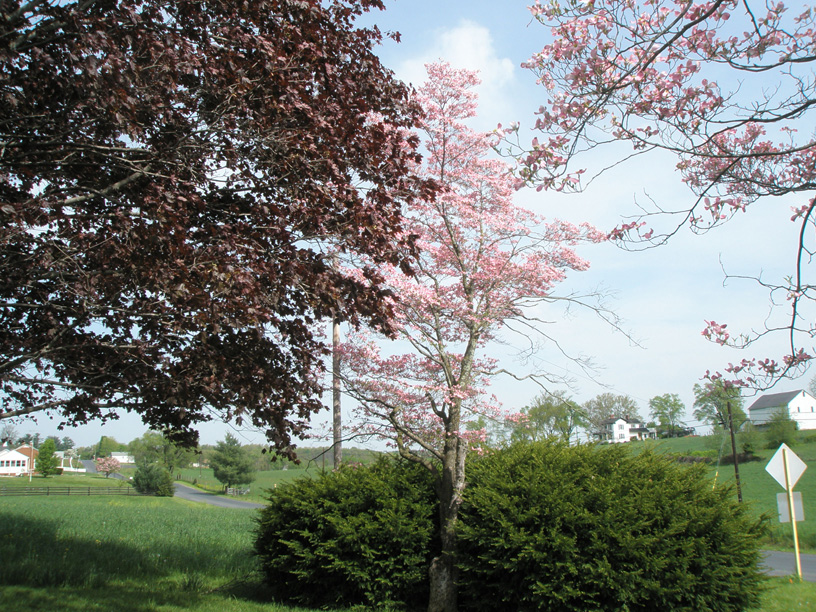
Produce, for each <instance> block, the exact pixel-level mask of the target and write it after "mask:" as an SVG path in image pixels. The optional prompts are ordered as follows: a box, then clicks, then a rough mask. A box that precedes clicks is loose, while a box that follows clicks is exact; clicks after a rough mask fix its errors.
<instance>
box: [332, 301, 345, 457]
mask: <svg viewBox="0 0 816 612" xmlns="http://www.w3.org/2000/svg"><path fill="white" fill-rule="evenodd" d="M339 347H340V322H339V321H338V320H337V317H334V320H333V321H332V438H333V442H334V444H333V447H332V448H333V458H334V469H335V470H336V469H337V468H339V467H340V463H341V462H342V461H343V423H342V415H341V413H340V352H339V350H338V349H339Z"/></svg>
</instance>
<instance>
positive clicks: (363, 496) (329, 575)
mask: <svg viewBox="0 0 816 612" xmlns="http://www.w3.org/2000/svg"><path fill="white" fill-rule="evenodd" d="M436 524H437V518H436V502H435V501H434V494H433V486H432V481H431V475H430V474H429V473H428V472H427V470H424V469H423V468H421V467H420V466H417V465H415V464H412V463H409V462H405V461H395V460H392V459H385V458H384V459H381V460H379V461H377V462H376V463H374V464H372V465H370V466H344V467H342V468H341V469H339V470H337V471H335V472H331V473H324V474H322V475H321V476H319V477H317V478H314V479H311V478H300V479H298V480H294V481H292V482H291V483H287V484H284V485H279V486H278V487H277V489H275V490H274V491H270V496H269V504H268V505H267V506H266V507H265V508H264V509H262V510H261V514H260V518H259V520H258V529H257V536H256V541H255V551H256V553H257V555H258V557H259V558H260V562H261V567H262V570H263V573H264V574H265V577H266V582H267V586H268V587H269V589H270V590H271V592H272V595H273V597H274V598H275V599H277V600H279V601H286V602H290V603H295V604H299V605H304V606H310V607H340V606H353V605H364V606H368V607H374V608H383V607H394V608H407V609H420V608H424V607H425V606H427V602H428V567H429V565H430V560H431V557H432V551H433V546H434V534H435V532H436Z"/></svg>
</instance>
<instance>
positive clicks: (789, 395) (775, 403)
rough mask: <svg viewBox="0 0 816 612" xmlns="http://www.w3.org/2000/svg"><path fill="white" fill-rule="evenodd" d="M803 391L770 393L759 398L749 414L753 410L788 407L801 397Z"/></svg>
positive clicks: (750, 407) (749, 407) (752, 405)
mask: <svg viewBox="0 0 816 612" xmlns="http://www.w3.org/2000/svg"><path fill="white" fill-rule="evenodd" d="M801 392H802V389H797V390H796V391H785V392H784V393H769V394H767V395H763V396H762V397H758V398H757V399H756V401H755V402H754V403H753V404H751V405H750V406H748V412H750V411H751V410H761V409H763V408H777V407H779V406H787V405H788V404H789V403H790V401H791V400H792V399H793V398H794V397H796V396H797V395H799V394H800V393H801Z"/></svg>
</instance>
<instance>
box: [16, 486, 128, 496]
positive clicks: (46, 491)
mask: <svg viewBox="0 0 816 612" xmlns="http://www.w3.org/2000/svg"><path fill="white" fill-rule="evenodd" d="M5 495H141V493H139V492H138V491H136V490H135V489H133V488H132V487H0V497H2V496H5Z"/></svg>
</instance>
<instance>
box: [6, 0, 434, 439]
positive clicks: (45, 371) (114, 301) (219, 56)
mask: <svg viewBox="0 0 816 612" xmlns="http://www.w3.org/2000/svg"><path fill="white" fill-rule="evenodd" d="M372 8H378V9H381V8H382V3H381V2H380V0H330V1H327V2H323V1H320V0H302V1H294V0H269V1H263V0H262V1H259V2H250V3H238V2H234V1H231V0H215V1H214V2H207V3H202V2H192V1H180V2H171V3H166V2H157V1H155V0H145V1H138V2H137V1H135V0H115V1H114V0H75V1H66V2H28V3H21V2H14V1H13V2H3V3H2V4H0V267H2V269H3V271H4V274H3V275H2V278H0V393H2V395H3V396H4V397H5V398H6V401H4V402H3V408H2V413H0V418H2V417H10V416H19V415H28V414H32V413H35V412H37V411H41V410H52V411H55V412H58V413H59V414H60V415H61V416H62V417H63V419H64V422H65V423H67V424H78V423H84V422H87V421H88V420H89V419H94V418H101V419H109V418H116V411H117V410H126V411H132V412H136V413H138V414H139V415H141V418H142V419H143V420H144V422H145V423H146V424H147V425H149V426H150V427H151V428H153V429H158V430H167V431H168V432H170V433H171V434H172V435H173V436H175V438H176V439H180V440H183V441H185V442H187V443H190V444H192V443H193V442H194V441H195V439H196V435H197V434H196V432H195V425H196V424H197V423H200V422H202V421H206V420H210V419H212V418H215V417H218V418H223V419H226V420H229V419H234V420H235V421H237V422H242V421H247V422H251V423H252V424H254V425H255V426H258V427H261V428H262V429H263V430H264V431H265V432H266V435H267V437H268V439H269V440H270V442H272V443H274V444H275V445H277V447H278V448H289V442H290V438H291V436H292V434H296V433H298V432H300V431H301V430H302V429H303V427H304V426H305V423H306V422H307V420H308V417H309V415H310V414H311V413H312V412H314V411H315V410H317V409H318V408H319V407H320V403H319V401H318V399H319V398H318V395H319V391H320V384H319V381H318V373H319V371H320V369H321V367H322V362H321V360H322V358H323V354H324V352H325V347H324V345H323V341H322V340H321V339H320V338H319V337H318V336H316V335H315V333H314V328H313V324H314V323H315V322H316V321H318V320H320V319H322V318H324V317H326V318H327V317H332V316H335V317H337V318H339V319H341V320H344V321H349V322H351V323H352V324H358V323H366V324H370V325H371V326H373V327H374V328H376V329H379V330H382V331H384V332H386V333H389V332H391V331H392V327H391V319H392V314H393V312H392V309H393V306H392V304H391V302H390V301H389V300H388V299H387V296H388V292H387V291H386V290H385V289H384V287H383V285H382V277H381V275H380V273H379V272H378V271H377V268H378V266H379V265H381V264H385V263H387V264H389V265H393V266H395V267H398V268H401V269H403V270H406V271H407V270H409V267H410V262H411V261H412V258H413V256H414V251H415V249H414V244H413V238H412V237H411V236H410V235H409V234H408V233H406V232H404V231H403V229H404V228H403V225H402V218H401V215H400V209H401V207H402V205H403V204H405V203H410V202H411V201H412V200H413V199H414V198H415V197H416V196H417V194H419V193H427V192H429V191H431V190H432V185H431V184H430V183H428V182H427V181H421V180H419V179H417V178H416V177H415V176H414V175H413V174H412V170H411V168H412V164H414V163H415V162H416V160H417V154H416V151H415V149H416V139H415V137H413V136H410V135H409V132H407V131H406V130H405V128H411V127H412V126H413V125H414V124H415V122H416V120H417V116H418V109H417V108H416V106H415V105H414V104H412V103H411V102H410V101H409V98H408V91H407V89H406V87H405V86H404V85H403V84H401V83H400V82H398V81H396V80H395V79H394V77H393V74H392V73H391V72H390V71H389V70H387V69H386V68H384V67H383V66H382V65H381V64H380V62H379V60H378V58H377V57H376V55H375V54H374V53H373V48H374V46H375V45H377V44H378V43H379V42H380V40H381V38H382V35H381V33H380V32H379V31H378V30H377V29H376V28H359V27H357V26H356V25H355V19H356V18H357V17H358V16H360V15H361V14H362V13H364V12H366V11H368V10H370V9H372ZM334 254H338V255H339V256H340V257H341V258H343V259H344V260H345V261H346V263H347V264H348V265H353V264H354V262H356V261H358V260H359V257H361V256H365V258H366V261H367V262H368V263H367V265H366V266H361V267H360V268H359V269H358V273H359V274H358V276H352V275H349V274H345V273H342V272H341V271H339V270H338V269H337V268H336V267H333V266H332V265H331V258H332V256H333V255H334Z"/></svg>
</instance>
